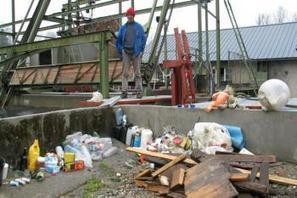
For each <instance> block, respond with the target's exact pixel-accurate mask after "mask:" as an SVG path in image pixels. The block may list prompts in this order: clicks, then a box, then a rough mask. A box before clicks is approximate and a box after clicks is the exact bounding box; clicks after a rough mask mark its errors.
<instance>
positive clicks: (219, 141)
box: [188, 122, 233, 151]
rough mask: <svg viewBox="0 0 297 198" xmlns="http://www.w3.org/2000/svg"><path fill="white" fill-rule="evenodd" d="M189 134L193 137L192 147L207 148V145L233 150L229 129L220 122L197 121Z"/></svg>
mask: <svg viewBox="0 0 297 198" xmlns="http://www.w3.org/2000/svg"><path fill="white" fill-rule="evenodd" d="M188 136H189V137H190V138H191V139H192V149H199V150H205V149H206V148H207V147H211V146H219V147H222V148H224V149H225V150H227V151H233V148H232V141H231V136H230V134H229V132H228V130H227V129H226V128H225V127H223V126H222V125H220V124H217V123H214V122H199V123H196V124H195V126H194V128H193V130H192V131H190V132H189V133H188Z"/></svg>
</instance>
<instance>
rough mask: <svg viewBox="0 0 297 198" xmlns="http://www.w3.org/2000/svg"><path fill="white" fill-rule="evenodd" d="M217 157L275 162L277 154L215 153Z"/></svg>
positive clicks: (228, 160) (225, 159)
mask: <svg viewBox="0 0 297 198" xmlns="http://www.w3.org/2000/svg"><path fill="white" fill-rule="evenodd" d="M215 158H217V159H220V160H223V161H227V162H257V163H262V162H269V163H274V162H276V157H275V155H244V154H238V155H215Z"/></svg>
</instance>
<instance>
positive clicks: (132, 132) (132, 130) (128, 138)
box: [126, 126, 138, 145]
mask: <svg viewBox="0 0 297 198" xmlns="http://www.w3.org/2000/svg"><path fill="white" fill-rule="evenodd" d="M137 130H138V126H133V127H130V128H128V131H127V135H126V144H127V145H131V140H132V136H133V135H135V134H136V131H137Z"/></svg>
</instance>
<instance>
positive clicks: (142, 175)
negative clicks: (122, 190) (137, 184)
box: [135, 169, 152, 179]
mask: <svg viewBox="0 0 297 198" xmlns="http://www.w3.org/2000/svg"><path fill="white" fill-rule="evenodd" d="M151 172H152V171H151V169H145V170H144V171H142V172H140V173H138V174H137V175H136V177H135V179H138V178H139V177H144V176H148V175H150V174H151Z"/></svg>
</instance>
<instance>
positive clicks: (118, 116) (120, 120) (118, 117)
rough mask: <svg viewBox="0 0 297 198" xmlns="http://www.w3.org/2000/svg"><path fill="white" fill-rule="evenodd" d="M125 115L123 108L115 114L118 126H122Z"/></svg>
mask: <svg viewBox="0 0 297 198" xmlns="http://www.w3.org/2000/svg"><path fill="white" fill-rule="evenodd" d="M123 115H124V112H123V110H122V108H118V109H117V110H116V112H115V117H116V124H117V125H118V126H119V125H122V123H123Z"/></svg>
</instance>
